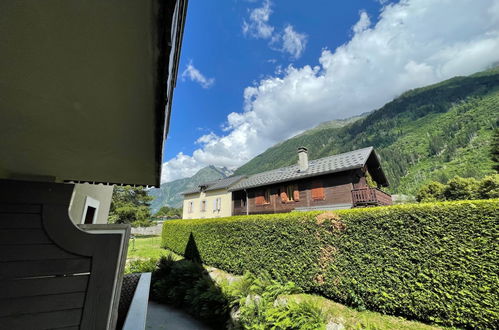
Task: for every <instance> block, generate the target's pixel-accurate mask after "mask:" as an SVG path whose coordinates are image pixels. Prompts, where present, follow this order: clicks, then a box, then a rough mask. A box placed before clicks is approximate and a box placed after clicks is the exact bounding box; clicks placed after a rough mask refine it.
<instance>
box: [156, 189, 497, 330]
mask: <svg viewBox="0 0 499 330" xmlns="http://www.w3.org/2000/svg"><path fill="white" fill-rule="evenodd" d="M498 231H499V200H497V199H495V200H487V201H458V202H438V203H427V204H412V205H398V206H391V207H377V208H369V209H352V210H341V211H337V212H334V213H333V212H328V213H325V214H324V213H320V212H293V213H287V214H277V215H251V216H236V217H230V218H218V219H199V220H174V221H168V222H165V223H164V225H163V234H162V246H163V247H166V248H169V249H171V250H173V251H174V252H176V253H179V254H183V253H184V252H185V249H186V245H187V243H188V241H189V238H190V237H191V239H192V240H193V241H194V244H195V247H196V249H197V251H198V253H199V257H200V258H201V259H202V261H203V262H204V263H206V264H208V265H211V266H214V267H217V268H220V269H223V270H226V271H229V272H233V273H236V274H242V273H244V271H250V272H253V273H260V272H261V271H267V272H268V274H269V275H270V276H271V277H272V278H275V279H277V280H278V281H280V282H281V283H285V282H287V281H292V282H294V283H296V285H297V286H299V287H300V288H301V289H303V290H305V291H306V292H310V293H319V294H322V295H323V296H326V297H328V298H332V299H334V300H336V301H338V302H341V303H345V304H349V305H353V306H357V307H359V308H368V309H370V310H375V311H379V312H383V313H387V314H394V315H401V316H405V317H408V318H413V319H419V320H422V321H429V322H437V323H440V324H444V325H449V326H456V327H467V328H494V327H496V326H497V320H498V319H499V311H498V308H499V307H498V303H497V302H498V301H499V296H498V285H497V283H499V282H498V281H499V277H498V276H499V275H498V273H499V268H498V265H497V260H498V256H499V252H498V251H499V248H498V244H499V243H498V242H499V234H498Z"/></svg>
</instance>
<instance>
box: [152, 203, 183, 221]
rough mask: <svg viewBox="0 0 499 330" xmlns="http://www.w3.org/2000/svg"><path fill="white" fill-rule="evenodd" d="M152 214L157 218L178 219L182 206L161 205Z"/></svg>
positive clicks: (180, 215) (180, 216)
mask: <svg viewBox="0 0 499 330" xmlns="http://www.w3.org/2000/svg"><path fill="white" fill-rule="evenodd" d="M154 216H155V217H157V218H159V217H167V218H170V219H180V218H182V208H175V207H169V206H163V207H162V208H160V209H159V211H158V212H156V214H154Z"/></svg>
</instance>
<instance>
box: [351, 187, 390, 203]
mask: <svg viewBox="0 0 499 330" xmlns="http://www.w3.org/2000/svg"><path fill="white" fill-rule="evenodd" d="M352 199H353V205H354V206H370V205H374V206H380V205H392V196H391V195H389V194H387V193H385V192H383V191H381V190H379V189H378V188H360V189H354V190H352Z"/></svg>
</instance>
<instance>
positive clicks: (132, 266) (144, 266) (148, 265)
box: [125, 258, 158, 274]
mask: <svg viewBox="0 0 499 330" xmlns="http://www.w3.org/2000/svg"><path fill="white" fill-rule="evenodd" d="M157 263H158V259H157V258H149V259H138V260H131V261H129V262H128V263H127V265H126V266H125V274H131V273H151V272H153V271H154V270H155V269H156V265H157Z"/></svg>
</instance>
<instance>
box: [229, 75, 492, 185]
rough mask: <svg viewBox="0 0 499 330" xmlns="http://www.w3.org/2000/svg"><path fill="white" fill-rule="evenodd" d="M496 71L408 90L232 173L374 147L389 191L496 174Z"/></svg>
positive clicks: (308, 133)
mask: <svg viewBox="0 0 499 330" xmlns="http://www.w3.org/2000/svg"><path fill="white" fill-rule="evenodd" d="M498 109H499V68H498V67H496V68H494V69H491V70H487V71H484V72H480V73H477V74H474V75H471V76H468V77H455V78H452V79H449V80H446V81H443V82H440V83H438V84H434V85H431V86H427V87H423V88H418V89H414V90H411V91H408V92H406V93H404V94H403V95H401V96H400V97H398V98H396V99H394V100H393V101H391V102H389V103H387V104H386V105H384V106H383V107H382V108H380V109H378V110H376V111H374V112H371V113H370V114H368V115H367V116H365V117H363V118H361V119H359V120H357V121H354V122H353V123H348V124H346V125H345V126H343V127H336V126H328V125H322V126H321V125H319V126H318V127H316V128H314V129H312V130H309V131H306V132H304V133H302V134H300V135H298V136H295V137H293V138H291V139H288V140H286V141H283V142H281V143H279V144H277V145H275V146H273V147H271V148H269V149H267V150H266V151H265V152H264V153H262V154H260V155H258V156H257V157H255V158H253V159H252V160H250V161H249V162H248V163H246V164H245V165H243V166H241V167H240V168H239V169H237V170H236V172H235V174H253V173H258V172H262V171H266V170H270V169H274V168H278V167H282V166H287V165H291V164H293V163H295V162H296V159H297V155H296V149H297V148H298V147H299V146H305V147H307V148H308V150H309V157H310V159H316V158H321V157H325V156H329V155H333V154H336V153H341V152H346V151H350V150H354V149H358V148H362V147H367V146H371V145H372V146H374V147H375V148H376V150H377V151H378V154H379V155H380V158H381V161H382V164H383V168H384V170H385V172H386V174H387V176H388V179H389V181H390V183H391V188H390V190H391V191H392V192H397V193H406V194H412V193H414V192H415V191H416V190H417V188H418V187H419V186H420V185H421V184H422V183H425V182H427V181H429V180H439V181H446V180H447V179H448V178H450V177H452V176H454V175H461V176H466V177H482V176H484V175H486V174H489V173H492V161H491V160H490V157H489V145H490V139H491V136H492V131H493V129H494V128H495V127H497V125H498V115H499V111H498Z"/></svg>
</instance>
